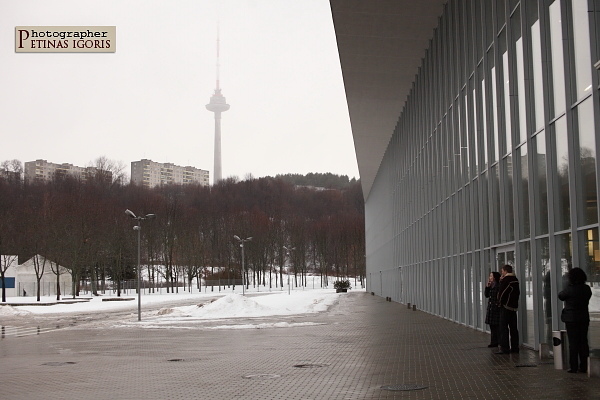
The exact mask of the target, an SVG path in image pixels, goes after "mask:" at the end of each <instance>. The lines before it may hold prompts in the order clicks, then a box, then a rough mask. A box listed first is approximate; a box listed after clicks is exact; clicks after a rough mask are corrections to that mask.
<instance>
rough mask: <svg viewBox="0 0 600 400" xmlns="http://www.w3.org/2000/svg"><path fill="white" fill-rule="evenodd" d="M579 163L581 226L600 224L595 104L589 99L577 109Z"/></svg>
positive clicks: (577, 180) (577, 179) (578, 195)
mask: <svg viewBox="0 0 600 400" xmlns="http://www.w3.org/2000/svg"><path fill="white" fill-rule="evenodd" d="M577 121H578V133H579V135H578V137H579V163H578V165H577V178H576V180H575V181H576V182H578V183H579V184H578V185H576V186H577V187H578V193H577V199H578V200H579V207H578V210H579V213H578V219H579V225H581V226H586V225H591V224H595V223H597V222H598V194H597V189H596V187H597V186H596V132H595V129H594V104H593V102H592V99H591V98H590V99H587V100H585V101H584V102H582V103H581V104H579V106H578V107H577Z"/></svg>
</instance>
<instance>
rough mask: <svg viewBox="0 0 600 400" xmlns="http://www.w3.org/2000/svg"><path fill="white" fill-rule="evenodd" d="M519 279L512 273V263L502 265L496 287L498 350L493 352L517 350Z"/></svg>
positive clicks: (501, 352)
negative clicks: (498, 316) (500, 275)
mask: <svg viewBox="0 0 600 400" xmlns="http://www.w3.org/2000/svg"><path fill="white" fill-rule="evenodd" d="M520 295H521V291H520V289H519V280H518V279H517V277H516V276H515V274H514V273H513V267H512V265H508V264H507V265H504V266H503V267H502V277H501V278H500V288H499V289H498V306H499V308H500V326H499V328H498V333H499V336H500V338H499V339H500V350H499V351H497V352H495V353H494V354H509V353H518V352H519V330H518V328H517V309H518V308H519V297H520Z"/></svg>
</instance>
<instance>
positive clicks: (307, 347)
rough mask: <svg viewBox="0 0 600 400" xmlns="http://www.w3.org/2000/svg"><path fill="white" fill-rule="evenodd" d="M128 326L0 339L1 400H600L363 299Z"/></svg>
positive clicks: (425, 317) (521, 359)
mask: <svg viewBox="0 0 600 400" xmlns="http://www.w3.org/2000/svg"><path fill="white" fill-rule="evenodd" d="M136 317H137V315H135V314H134V315H132V317H131V321H129V323H127V324H113V323H101V322H102V321H94V320H90V321H87V322H84V323H72V324H63V325H60V326H59V325H54V329H51V328H52V324H50V323H49V322H48V321H47V324H46V326H42V327H41V328H40V332H36V330H37V327H32V326H22V327H18V326H12V325H11V326H10V327H8V326H7V327H5V329H4V334H3V335H2V338H1V339H0V371H1V372H0V398H1V399H6V400H11V399H27V400H35V399H44V400H53V399H61V400H62V399H74V398H88V399H89V398H95V399H145V400H148V399H236V398H239V399H261V400H265V399H302V400H307V399H499V398H502V399H600V378H595V377H593V378H588V377H587V376H586V375H584V374H568V373H566V371H561V370H556V369H554V363H553V361H552V360H540V359H539V357H538V354H537V352H534V351H531V350H527V349H521V351H520V353H519V354H511V355H496V354H493V350H491V349H489V348H487V344H488V343H489V336H488V335H487V334H486V333H483V332H479V331H476V330H473V329H471V328H468V327H465V326H463V325H460V324H457V323H454V322H450V321H448V320H445V319H442V318H439V317H435V316H432V315H430V314H427V313H424V312H421V311H418V310H417V311H413V310H412V309H408V308H407V307H406V306H405V305H402V304H398V303H393V302H387V301H385V299H382V298H379V297H376V296H371V295H370V294H368V293H365V292H362V291H361V292H357V291H350V292H349V293H346V294H341V295H340V298H339V303H338V304H336V305H334V306H333V307H332V308H331V309H330V311H329V312H327V313H321V314H305V315H297V316H287V317H269V318H251V319H236V320H225V321H218V322H211V323H205V322H190V323H186V324H181V325H177V326H168V325H165V326H158V325H157V326H154V327H152V328H148V327H142V325H137V324H136V323H135V322H136V320H135V318H136ZM144 318H146V317H144ZM4 321H5V320H4V319H3V322H2V323H4ZM19 321H20V322H21V323H23V324H26V321H27V319H11V320H10V323H11V324H13V325H14V324H15V323H17V322H19ZM272 322H279V323H280V324H281V327H272V326H271V325H269V324H267V323H272ZM264 326H270V327H267V328H262V327H264ZM19 330H21V332H27V334H18V332H19Z"/></svg>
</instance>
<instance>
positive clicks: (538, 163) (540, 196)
mask: <svg viewBox="0 0 600 400" xmlns="http://www.w3.org/2000/svg"><path fill="white" fill-rule="evenodd" d="M535 149H536V154H535V158H534V165H535V168H536V170H535V172H536V175H535V180H536V181H537V182H536V185H535V186H536V198H535V200H536V201H535V203H536V205H537V207H536V208H537V212H536V226H537V233H538V234H539V235H543V234H546V233H548V186H547V179H546V137H545V136H544V131H542V132H540V133H539V134H537V135H536V136H535Z"/></svg>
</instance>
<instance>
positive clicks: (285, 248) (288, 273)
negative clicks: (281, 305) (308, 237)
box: [283, 246, 296, 294]
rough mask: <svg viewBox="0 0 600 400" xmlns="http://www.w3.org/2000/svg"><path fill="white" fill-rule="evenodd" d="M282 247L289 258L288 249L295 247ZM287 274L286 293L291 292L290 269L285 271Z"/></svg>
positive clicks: (291, 249)
mask: <svg viewBox="0 0 600 400" xmlns="http://www.w3.org/2000/svg"><path fill="white" fill-rule="evenodd" d="M283 249H284V250H285V254H286V255H287V256H288V258H290V251H293V250H296V248H295V247H286V246H283ZM284 264H285V261H284ZM287 276H288V294H292V292H291V290H292V289H291V285H290V271H289V270H288V272H287Z"/></svg>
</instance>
